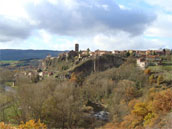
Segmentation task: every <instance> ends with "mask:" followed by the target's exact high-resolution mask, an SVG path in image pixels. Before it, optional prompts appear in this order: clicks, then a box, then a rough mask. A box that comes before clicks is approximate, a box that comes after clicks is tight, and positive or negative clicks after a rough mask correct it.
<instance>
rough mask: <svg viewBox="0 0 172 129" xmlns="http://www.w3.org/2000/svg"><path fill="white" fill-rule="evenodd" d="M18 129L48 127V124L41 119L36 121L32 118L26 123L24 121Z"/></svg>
mask: <svg viewBox="0 0 172 129" xmlns="http://www.w3.org/2000/svg"><path fill="white" fill-rule="evenodd" d="M18 129H47V127H46V125H45V124H43V123H41V122H40V120H38V121H37V122H35V120H30V121H28V122H26V123H24V122H22V123H21V124H20V125H19V126H18Z"/></svg>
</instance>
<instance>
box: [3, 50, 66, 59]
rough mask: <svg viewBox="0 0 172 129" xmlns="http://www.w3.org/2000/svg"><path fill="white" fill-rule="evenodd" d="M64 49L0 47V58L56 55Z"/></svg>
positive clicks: (33, 57)
mask: <svg viewBox="0 0 172 129" xmlns="http://www.w3.org/2000/svg"><path fill="white" fill-rule="evenodd" d="M63 52H65V51H52V50H18V49H0V60H24V59H43V58H45V57H46V56H47V55H48V54H50V55H51V56H57V55H58V54H59V53H63Z"/></svg>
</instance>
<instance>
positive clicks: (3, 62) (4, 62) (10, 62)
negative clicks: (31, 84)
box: [0, 60, 18, 64]
mask: <svg viewBox="0 0 172 129" xmlns="http://www.w3.org/2000/svg"><path fill="white" fill-rule="evenodd" d="M14 63H18V61H15V60H1V61H0V64H14Z"/></svg>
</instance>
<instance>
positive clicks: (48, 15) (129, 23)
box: [27, 0, 156, 36]
mask: <svg viewBox="0 0 172 129" xmlns="http://www.w3.org/2000/svg"><path fill="white" fill-rule="evenodd" d="M27 11H28V13H29V15H30V16H31V18H32V19H34V20H35V21H37V22H38V23H39V24H38V25H37V26H38V28H39V29H45V30H47V31H49V32H51V33H55V34H58V35H68V36H88V35H95V34H98V33H102V32H103V33H106V34H116V33H118V32H119V31H125V32H127V33H129V34H130V35H132V36H135V35H139V34H142V33H143V32H144V30H145V29H146V27H147V26H148V25H149V24H150V23H151V22H152V21H153V20H155V18H156V16H155V15H154V14H147V13H145V12H144V11H139V10H134V9H133V10H132V9H130V10H128V9H121V8H120V7H119V6H118V5H117V4H116V3H115V2H114V1H112V0H97V1H92V0H85V1H82V0H58V1H54V0H49V1H45V0H42V1H41V2H40V3H39V4H36V5H35V4H33V3H30V4H29V5H28V6H27Z"/></svg>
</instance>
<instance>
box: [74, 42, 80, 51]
mask: <svg viewBox="0 0 172 129" xmlns="http://www.w3.org/2000/svg"><path fill="white" fill-rule="evenodd" d="M75 52H79V44H78V43H76V44H75Z"/></svg>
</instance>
